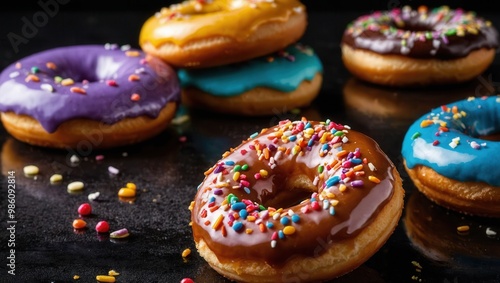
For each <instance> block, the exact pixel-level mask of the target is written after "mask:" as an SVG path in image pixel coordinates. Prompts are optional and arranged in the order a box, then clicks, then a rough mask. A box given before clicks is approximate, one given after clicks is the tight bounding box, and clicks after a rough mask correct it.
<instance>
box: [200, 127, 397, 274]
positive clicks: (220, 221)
mask: <svg viewBox="0 0 500 283" xmlns="http://www.w3.org/2000/svg"><path fill="white" fill-rule="evenodd" d="M403 199H404V190H403V189H402V184H401V179H400V177H399V173H398V171H397V170H396V168H395V167H394V165H393V163H392V162H391V161H390V160H389V158H388V157H387V156H386V155H385V154H384V153H383V151H382V150H381V149H380V147H379V146H378V144H377V143H376V142H375V141H374V140H373V139H371V138H369V137H368V136H366V135H364V134H362V133H359V132H356V131H354V130H351V129H350V128H349V127H348V126H344V125H341V124H337V123H334V122H332V121H329V120H327V121H325V122H316V121H308V120H306V119H305V118H303V119H302V120H299V121H290V120H282V121H281V122H279V123H278V124H277V125H275V126H272V127H270V128H267V129H263V130H262V131H260V132H257V133H255V134H253V135H251V136H250V137H249V138H248V139H247V140H246V141H244V142H243V143H242V144H241V145H239V146H238V147H236V148H234V149H231V150H230V151H227V152H226V153H224V154H223V158H222V159H221V160H219V161H218V162H217V163H216V164H215V165H214V166H212V167H211V168H210V169H209V170H207V171H206V172H205V179H204V181H203V182H202V183H201V184H200V185H199V187H198V191H197V193H196V196H195V199H194V201H193V202H192V204H191V211H192V212H191V220H192V229H193V236H194V240H195V243H196V247H197V249H198V252H199V253H200V255H201V256H202V257H203V258H204V259H205V260H206V261H207V262H208V264H209V265H210V266H211V267H212V268H214V269H215V270H216V271H217V272H219V273H220V274H222V275H223V276H225V277H227V278H230V279H232V280H236V281H238V282H318V281H321V280H328V279H333V278H335V277H339V276H341V275H344V274H346V273H348V272H350V271H352V270H354V269H355V268H357V267H358V266H360V265H361V264H362V263H364V262H365V261H366V260H368V259H369V258H370V257H371V256H372V255H373V254H374V253H375V252H376V251H377V250H379V249H380V247H381V246H382V245H383V244H384V243H385V242H386V240H387V239H388V238H389V236H390V235H391V234H392V232H393V231H394V229H395V227H396V225H397V224H398V222H399V218H400V216H401V213H402V208H403V203H404V201H403Z"/></svg>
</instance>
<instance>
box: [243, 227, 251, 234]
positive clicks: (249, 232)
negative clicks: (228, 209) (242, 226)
mask: <svg viewBox="0 0 500 283" xmlns="http://www.w3.org/2000/svg"><path fill="white" fill-rule="evenodd" d="M245 233H247V234H252V233H253V229H251V228H247V229H246V230H245Z"/></svg>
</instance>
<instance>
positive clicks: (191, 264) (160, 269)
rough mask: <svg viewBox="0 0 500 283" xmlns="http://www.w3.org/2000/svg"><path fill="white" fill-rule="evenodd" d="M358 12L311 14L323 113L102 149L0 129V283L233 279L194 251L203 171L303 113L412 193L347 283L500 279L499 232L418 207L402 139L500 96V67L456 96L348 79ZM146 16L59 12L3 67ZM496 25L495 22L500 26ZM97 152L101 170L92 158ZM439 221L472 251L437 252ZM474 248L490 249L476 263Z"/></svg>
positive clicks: (222, 125)
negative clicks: (344, 41) (423, 239)
mask: <svg viewBox="0 0 500 283" xmlns="http://www.w3.org/2000/svg"><path fill="white" fill-rule="evenodd" d="M152 12H153V11H152ZM32 14H33V13H31V12H27V13H2V14H1V16H0V18H1V19H2V22H1V23H4V25H3V26H5V27H6V31H13V32H17V33H20V32H21V29H22V26H23V22H22V20H21V19H22V17H23V16H26V15H28V16H30V17H31V15H32ZM357 15H359V13H354V12H352V13H344V14H340V13H326V12H324V13H322V12H315V13H311V14H310V17H309V18H310V20H309V26H308V30H307V32H306V34H305V36H304V38H303V40H302V42H304V43H306V44H308V45H310V46H312V47H313V48H314V49H315V50H316V52H317V53H318V55H319V56H320V58H321V59H322V62H323V64H324V66H325V73H324V83H323V87H322V90H321V93H320V95H319V96H318V98H317V99H316V100H315V101H314V103H313V105H311V107H309V108H307V109H302V110H301V111H300V112H295V111H293V112H290V109H286V108H283V109H276V112H275V115H273V116H268V117H255V118H248V117H229V116H223V115H218V114H214V113H208V112H189V111H188V112H187V113H186V114H187V115H188V116H189V120H187V121H186V122H184V123H182V124H179V125H172V126H171V127H169V128H168V129H167V130H166V131H165V132H163V133H162V134H161V135H159V136H157V137H155V138H154V139H151V140H149V141H146V142H144V143H141V144H138V145H134V146H130V147H123V148H117V149H113V150H106V151H97V150H94V149H92V148H80V149H79V150H76V151H75V152H71V151H64V150H62V151H61V150H50V149H45V148H38V147H33V146H30V145H26V144H23V143H20V142H18V141H16V140H14V139H12V138H11V137H10V136H9V135H8V134H7V133H6V132H5V130H4V129H3V128H1V127H0V143H1V171H2V182H1V189H0V192H1V194H2V195H1V196H0V208H1V210H0V219H1V223H2V224H1V225H0V227H1V230H0V235H1V238H0V239H1V241H2V243H1V244H0V246H1V249H0V258H1V260H0V263H1V264H0V282H95V276H96V275H99V274H106V273H107V272H108V271H109V270H110V269H114V270H116V271H117V272H119V273H120V275H119V276H118V277H117V282H180V280H181V279H182V278H184V277H190V278H192V279H194V280H195V282H197V283H200V282H227V280H225V279H224V278H222V277H221V276H219V275H218V274H217V273H216V272H215V271H213V270H212V269H211V268H210V267H209V266H208V265H207V264H206V263H205V261H204V260H203V259H202V258H200V257H199V256H198V255H197V253H196V251H195V247H194V243H193V240H192V237H191V230H190V227H189V221H190V219H189V210H188V206H189V203H190V202H191V200H192V198H193V196H194V194H195V192H196V187H197V185H198V184H199V183H200V182H201V181H202V179H203V172H204V171H205V170H206V169H208V168H209V167H210V166H211V165H213V164H214V163H215V162H216V161H217V160H218V159H219V158H220V157H221V154H222V153H223V152H224V151H226V150H227V149H229V148H230V147H234V146H236V145H238V144H239V143H240V142H241V141H242V140H243V139H246V138H247V137H248V136H249V135H250V134H252V133H254V132H256V131H258V130H260V129H261V128H264V127H269V126H271V125H273V124H276V123H277V122H278V121H279V120H282V119H300V118H301V117H302V116H305V117H307V118H308V119H310V120H325V119H327V118H328V119H331V120H333V121H335V122H338V123H343V124H348V125H350V126H351V127H352V128H353V129H356V130H358V131H360V132H364V133H365V134H367V135H369V136H371V137H373V138H374V139H375V140H376V141H378V142H379V144H380V146H381V148H382V149H383V150H384V151H385V152H386V154H387V155H388V156H389V157H390V158H391V159H392V160H393V162H394V163H395V164H396V166H397V167H398V169H399V171H400V173H401V175H402V177H403V185H404V188H405V190H406V201H407V206H406V207H405V211H404V212H403V217H402V219H401V221H400V225H399V226H398V227H397V229H396V231H395V232H394V234H393V235H392V237H391V238H390V239H389V240H388V242H387V243H386V244H385V245H384V246H383V247H382V249H381V250H380V251H379V252H378V253H377V254H375V255H374V256H373V257H372V258H370V260H368V261H367V262H366V263H364V264H363V265H362V266H361V267H359V268H358V269H356V270H354V271H352V272H351V273H349V274H347V275H346V276H344V277H342V278H340V279H339V280H338V282H488V283H491V282H500V271H499V270H500V268H497V267H498V265H497V264H496V263H497V262H498V261H495V260H498V259H499V258H500V254H498V251H499V246H500V240H499V236H498V234H500V228H499V227H498V221H495V220H491V219H483V218H474V217H465V216H461V215H456V214H454V213H450V212H448V211H446V210H444V209H441V208H437V207H435V206H434V205H433V204H432V203H429V202H428V201H427V200H426V199H423V200H418V199H417V201H414V200H413V198H414V197H419V196H418V195H416V194H417V193H416V192H415V187H414V186H413V184H412V182H411V180H409V179H408V176H407V174H406V172H404V170H403V167H402V162H401V157H400V149H401V142H402V138H403V136H404V134H405V132H406V128H407V127H408V126H409V125H410V123H412V122H413V120H414V119H416V118H418V117H419V116H420V115H422V114H424V113H425V112H426V110H430V109H431V108H434V107H437V106H439V105H441V104H443V103H447V102H451V101H454V100H458V99H462V98H466V97H468V96H482V95H489V94H493V93H495V92H496V88H498V84H497V83H495V80H498V76H499V75H500V65H499V64H498V62H499V61H498V59H500V58H497V59H496V60H495V62H494V64H493V65H492V66H491V68H490V69H488V70H487V71H486V72H485V73H484V74H483V75H482V76H480V77H478V78H476V79H475V80H474V81H472V82H470V83H467V84H464V85H460V86H449V87H441V88H440V89H433V88H428V89H419V90H403V89H387V88H383V87H379V86H372V85H368V84H365V83H361V82H359V81H356V80H354V79H352V78H351V77H350V76H349V74H348V73H347V72H346V71H345V69H344V67H343V66H342V64H341V60H340V49H339V42H340V37H341V35H342V31H343V29H344V27H345V25H346V24H347V23H348V22H349V21H350V20H352V19H353V18H354V17H355V16H357ZM149 16H150V13H132V12H123V13H91V14H88V13H78V12H71V13H64V11H61V12H60V13H59V14H57V15H56V16H54V17H51V18H50V20H49V21H48V23H47V24H46V25H44V26H43V27H41V28H39V30H38V31H37V33H36V34H35V35H33V36H32V37H31V38H29V40H28V43H24V44H20V45H19V46H18V47H19V50H18V52H14V51H13V49H12V46H11V45H10V44H9V42H8V40H5V38H4V39H2V40H3V41H2V43H5V44H2V50H1V52H2V53H1V55H2V57H1V60H2V61H1V63H2V67H4V66H5V65H6V64H8V63H11V62H13V61H15V60H16V58H21V57H22V56H26V55H28V54H30V53H31V52H35V51H39V50H43V49H46V48H51V47H55V46H59V45H69V44H80V43H102V44H104V43H107V42H117V43H119V44H126V43H130V44H132V45H135V44H136V41H137V35H138V30H139V28H140V26H141V24H142V22H143V20H145V19H146V18H147V17H149ZM491 16H492V17H490V18H492V20H493V23H494V24H496V25H498V20H500V17H498V16H495V15H491ZM323 27H328V28H323ZM73 154H78V155H79V156H80V159H81V160H80V162H79V163H76V164H73V163H71V162H70V158H71V156H72V155H73ZM99 155H102V156H103V157H104V159H102V160H96V156H99ZM29 164H33V165H37V166H38V167H39V168H40V174H39V175H38V176H37V177H36V178H34V177H26V176H24V175H23V172H22V171H23V167H24V166H25V165H29ZM109 166H113V167H115V168H117V169H118V170H119V174H116V175H115V174H110V173H109V171H108V167H109ZM9 171H14V172H15V180H16V183H15V184H16V196H15V201H16V208H15V216H16V218H15V220H16V221H17V223H16V224H15V225H16V226H15V228H16V229H15V245H16V246H15V268H16V276H11V275H8V274H7V270H8V269H9V267H8V266H7V264H8V259H6V257H7V256H9V254H10V251H9V248H8V247H7V243H8V239H9V237H10V235H9V230H7V227H8V225H9V224H8V223H7V209H6V207H7V204H8V195H7V175H8V172H9ZM54 173H59V174H62V175H63V181H62V182H61V183H59V184H51V183H50V182H49V178H50V176H51V175H52V174H54ZM72 181H82V182H84V183H85V188H84V189H83V190H82V191H81V192H79V193H68V191H67V189H66V186H67V184H68V183H70V182H72ZM128 182H134V183H135V184H136V185H137V188H138V194H137V196H136V198H135V199H134V200H121V199H119V198H118V195H117V193H118V190H119V189H120V188H122V187H123V186H125V185H126V183H128ZM94 192H99V193H100V197H99V198H98V200H96V201H93V202H91V203H92V206H93V213H92V215H91V216H88V217H85V220H86V221H87V223H88V227H89V228H88V229H86V230H83V231H77V232H75V231H74V230H73V228H72V226H71V223H72V221H73V220H74V219H75V218H78V213H77V209H78V206H79V205H80V204H81V203H83V202H87V201H88V198H87V197H88V195H89V194H90V193H94ZM417 212H418V213H417ZM410 213H412V214H414V213H416V216H414V217H417V218H422V217H428V214H430V215H431V216H432V217H433V219H436V220H435V221H426V222H423V223H424V224H425V225H429V226H427V227H426V226H425V225H423V224H422V225H423V226H422V227H423V229H424V230H425V229H426V230H428V232H429V233H426V234H428V235H429V237H430V238H431V240H429V241H428V245H426V246H425V248H423V250H422V249H420V248H419V246H418V242H416V241H415V240H414V239H412V238H411V237H410V236H411V235H413V234H412V233H409V232H408V229H406V227H407V225H405V223H404V221H405V219H408V217H409V216H408V214H410ZM422 215H425V216H422ZM437 219H439V220H437ZM100 220H107V221H108V222H109V223H110V226H111V230H112V231H114V230H118V229H121V228H127V229H128V230H129V231H130V237H128V238H126V239H121V240H114V239H110V238H109V236H103V235H99V234H97V233H96V232H95V230H94V227H95V224H96V223H97V222H98V221H100ZM463 222H466V223H467V224H468V225H470V226H471V227H473V230H471V233H469V234H465V235H455V234H454V233H455V232H456V231H455V229H456V225H458V224H461V223H463ZM439 223H444V224H446V225H447V229H448V230H447V233H448V235H449V236H450V237H451V239H454V241H457V240H460V241H461V242H462V243H463V245H462V246H460V247H457V246H454V245H448V246H444V247H443V246H441V245H440V241H438V240H440V239H442V238H445V237H444V236H445V235H444V234H443V235H440V234H435V232H437V231H438V229H437V228H439V227H436V226H433V225H438V226H439V225H444V224H439ZM485 225H488V226H491V228H492V229H496V232H497V233H498V234H497V236H496V237H493V238H491V237H487V236H486V234H485V233H484V231H485V228H484V227H485ZM431 232H432V233H431ZM472 232H473V233H472ZM437 238H439V239H437ZM433 239H436V241H434V240H433ZM186 248H190V249H191V250H192V253H191V255H190V256H189V257H188V258H187V259H183V258H182V256H181V253H182V251H183V250H184V249H186ZM431 249H438V250H440V251H439V252H440V253H442V254H445V255H448V256H451V259H450V260H448V259H449V258H446V259H447V260H446V262H444V263H443V259H442V258H439V259H437V258H433V257H431V256H429V255H428V253H426V252H425V251H428V250H431ZM471 250H478V251H480V252H477V253H474V256H471V255H470V253H471ZM476 255H477V256H476ZM462 259H466V260H465V262H464V261H463V260H462ZM478 266H485V267H486V268H485V269H482V268H479V267H478ZM74 275H79V276H80V279H79V281H75V280H74V279H73V276H74ZM336 282H337V281H336Z"/></svg>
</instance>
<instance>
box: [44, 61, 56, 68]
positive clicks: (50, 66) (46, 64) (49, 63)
mask: <svg viewBox="0 0 500 283" xmlns="http://www.w3.org/2000/svg"><path fill="white" fill-rule="evenodd" d="M45 66H46V67H47V68H49V69H51V70H55V69H57V66H56V64H54V63H52V62H47V63H45Z"/></svg>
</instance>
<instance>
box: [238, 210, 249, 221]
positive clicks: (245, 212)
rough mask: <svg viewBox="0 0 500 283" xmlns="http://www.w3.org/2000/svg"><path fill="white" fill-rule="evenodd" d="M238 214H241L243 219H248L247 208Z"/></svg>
mask: <svg viewBox="0 0 500 283" xmlns="http://www.w3.org/2000/svg"><path fill="white" fill-rule="evenodd" d="M238 214H239V215H240V217H241V219H247V216H248V212H247V211H246V209H242V210H240V212H239V213H238Z"/></svg>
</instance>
